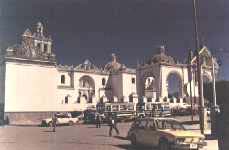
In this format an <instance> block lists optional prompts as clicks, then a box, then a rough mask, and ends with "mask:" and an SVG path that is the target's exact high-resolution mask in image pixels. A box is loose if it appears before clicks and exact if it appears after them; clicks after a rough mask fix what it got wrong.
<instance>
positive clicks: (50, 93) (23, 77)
mask: <svg viewBox="0 0 229 150" xmlns="http://www.w3.org/2000/svg"><path fill="white" fill-rule="evenodd" d="M56 81H57V70H56V68H55V66H43V65H37V64H23V63H15V62H6V78H5V112H36V111H38V112H39V111H56V110H57V109H58V106H57V105H58V103H57V102H56V101H57V97H56V92H57V91H56V87H57V82H56Z"/></svg>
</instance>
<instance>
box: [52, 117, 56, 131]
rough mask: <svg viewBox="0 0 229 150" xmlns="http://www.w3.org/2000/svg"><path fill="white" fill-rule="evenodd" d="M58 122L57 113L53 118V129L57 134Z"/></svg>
mask: <svg viewBox="0 0 229 150" xmlns="http://www.w3.org/2000/svg"><path fill="white" fill-rule="evenodd" d="M56 122H57V114H56V113H55V114H54V115H53V117H52V127H53V129H52V131H53V132H56Z"/></svg>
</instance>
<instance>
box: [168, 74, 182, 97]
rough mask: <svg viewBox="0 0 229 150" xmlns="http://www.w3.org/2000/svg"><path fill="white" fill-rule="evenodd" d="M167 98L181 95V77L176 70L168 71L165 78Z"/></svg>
mask: <svg viewBox="0 0 229 150" xmlns="http://www.w3.org/2000/svg"><path fill="white" fill-rule="evenodd" d="M166 83H167V85H166V86H167V93H168V95H167V96H168V98H172V97H175V98H181V97H182V95H183V91H182V90H183V85H182V78H181V76H180V74H179V73H177V72H174V71H172V72H170V73H169V74H168V75H167V78H166Z"/></svg>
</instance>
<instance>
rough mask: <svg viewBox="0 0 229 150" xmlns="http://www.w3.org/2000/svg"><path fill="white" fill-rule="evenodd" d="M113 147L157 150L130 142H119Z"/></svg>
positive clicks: (125, 149)
mask: <svg viewBox="0 0 229 150" xmlns="http://www.w3.org/2000/svg"><path fill="white" fill-rule="evenodd" d="M113 146H114V147H118V148H121V149H124V150H157V148H153V149H152V148H150V147H143V146H137V147H136V146H132V145H131V144H120V145H113Z"/></svg>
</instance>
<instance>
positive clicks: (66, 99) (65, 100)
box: [64, 96, 68, 104]
mask: <svg viewBox="0 0 229 150" xmlns="http://www.w3.org/2000/svg"><path fill="white" fill-rule="evenodd" d="M64 103H65V104H68V96H65V98H64Z"/></svg>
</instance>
